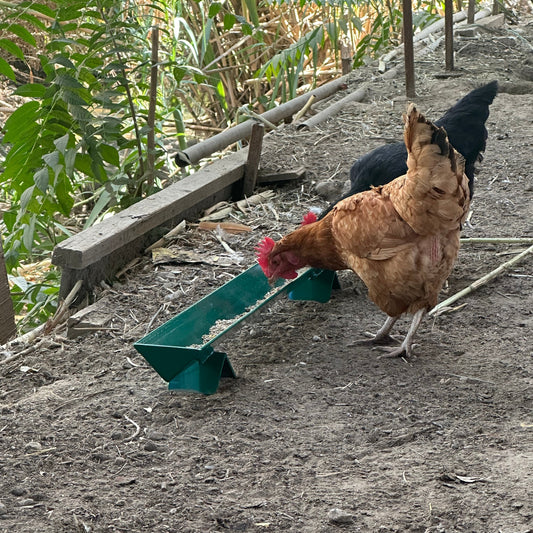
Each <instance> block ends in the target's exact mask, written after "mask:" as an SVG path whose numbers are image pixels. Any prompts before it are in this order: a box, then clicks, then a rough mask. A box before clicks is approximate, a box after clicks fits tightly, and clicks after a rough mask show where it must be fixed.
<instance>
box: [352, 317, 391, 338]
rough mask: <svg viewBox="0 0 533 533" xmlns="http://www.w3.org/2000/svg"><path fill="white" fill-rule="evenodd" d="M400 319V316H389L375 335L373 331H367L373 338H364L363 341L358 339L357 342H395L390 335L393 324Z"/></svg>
mask: <svg viewBox="0 0 533 533" xmlns="http://www.w3.org/2000/svg"><path fill="white" fill-rule="evenodd" d="M397 320H398V317H392V316H388V317H387V320H385V324H383V326H381V328H380V329H379V330H378V331H377V332H376V334H375V335H373V334H372V333H367V335H370V336H371V337H372V338H371V339H364V340H361V341H356V344H383V343H385V344H387V343H389V342H394V339H393V338H392V337H391V336H390V335H389V333H390V331H391V329H392V326H394V324H396V321H397Z"/></svg>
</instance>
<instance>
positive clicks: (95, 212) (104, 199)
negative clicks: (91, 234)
mask: <svg viewBox="0 0 533 533" xmlns="http://www.w3.org/2000/svg"><path fill="white" fill-rule="evenodd" d="M110 200H111V194H110V193H109V192H108V191H106V190H105V189H104V190H103V191H102V194H101V195H100V198H98V201H97V202H96V203H95V204H94V207H93V209H92V211H91V214H90V215H89V217H88V218H87V220H86V221H85V224H84V225H83V229H86V228H88V227H90V226H92V225H93V224H94V222H95V221H96V219H97V218H98V217H99V216H100V214H101V213H102V211H103V210H104V209H105V208H106V207H107V206H108V204H109V201H110Z"/></svg>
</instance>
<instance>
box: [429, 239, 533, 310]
mask: <svg viewBox="0 0 533 533" xmlns="http://www.w3.org/2000/svg"><path fill="white" fill-rule="evenodd" d="M532 252H533V246H530V247H529V248H528V249H527V250H524V251H523V252H522V253H520V254H518V255H516V256H515V257H513V258H512V259H511V260H509V261H507V262H506V263H503V264H502V265H500V266H499V267H498V268H495V269H494V270H492V271H491V272H489V273H488V274H485V275H484V276H483V277H481V278H479V279H478V280H476V281H474V283H472V284H471V285H469V286H468V287H466V288H465V289H463V290H462V291H459V292H458V293H456V294H454V295H453V296H451V297H450V298H448V299H447V300H444V301H443V302H441V303H440V304H437V305H436V306H435V307H434V308H433V309H432V310H431V311H430V312H429V313H428V315H434V314H435V313H438V312H439V311H440V310H441V309H442V308H444V307H448V306H449V305H450V304H452V303H454V302H456V301H457V300H459V298H462V297H463V296H466V295H467V294H470V293H471V292H474V291H475V290H477V289H479V287H482V286H483V285H485V284H487V283H488V282H489V281H491V280H492V279H494V278H495V277H497V276H498V275H499V274H501V273H502V272H503V271H504V270H506V269H507V268H509V267H511V266H513V265H514V264H516V263H518V261H520V260H521V259H523V258H524V257H526V256H527V255H528V254H530V253H532Z"/></svg>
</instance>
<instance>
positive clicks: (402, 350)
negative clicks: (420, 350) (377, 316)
mask: <svg viewBox="0 0 533 533" xmlns="http://www.w3.org/2000/svg"><path fill="white" fill-rule="evenodd" d="M426 312H427V311H426V309H419V310H418V311H417V312H416V313H415V314H414V316H413V320H412V322H411V326H410V327H409V331H408V332H407V335H406V336H405V339H404V340H403V342H402V344H401V345H400V346H399V347H398V348H390V347H383V348H382V349H383V350H385V351H386V352H387V353H385V354H383V355H380V356H379V357H378V359H383V358H392V357H402V356H403V355H406V356H407V357H412V356H413V346H414V344H413V339H414V337H415V333H416V330H417V329H418V326H420V322H422V319H423V318H424V316H425V314H426ZM388 320H389V319H387V322H388ZM387 322H385V324H387ZM393 324H394V322H393ZM384 327H385V326H383V328H384ZM391 327H392V326H391ZM383 328H381V329H383ZM380 331H381V330H380ZM378 333H379V332H378Z"/></svg>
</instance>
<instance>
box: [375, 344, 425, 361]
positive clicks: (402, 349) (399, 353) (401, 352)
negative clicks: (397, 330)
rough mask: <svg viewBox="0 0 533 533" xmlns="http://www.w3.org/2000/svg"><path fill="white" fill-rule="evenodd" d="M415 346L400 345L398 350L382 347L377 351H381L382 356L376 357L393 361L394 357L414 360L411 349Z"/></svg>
mask: <svg viewBox="0 0 533 533" xmlns="http://www.w3.org/2000/svg"><path fill="white" fill-rule="evenodd" d="M415 346H417V345H416V344H410V345H409V344H407V345H405V343H402V345H401V346H399V347H398V348H393V347H392V346H382V347H380V348H379V350H383V351H384V352H386V353H384V354H382V355H380V356H378V359H393V358H395V357H410V358H414V357H415V356H414V354H413V348H414V347H415Z"/></svg>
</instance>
